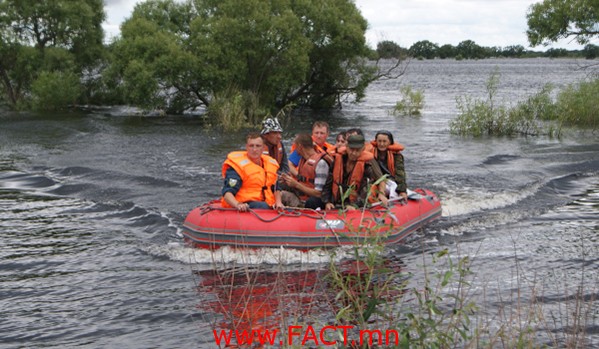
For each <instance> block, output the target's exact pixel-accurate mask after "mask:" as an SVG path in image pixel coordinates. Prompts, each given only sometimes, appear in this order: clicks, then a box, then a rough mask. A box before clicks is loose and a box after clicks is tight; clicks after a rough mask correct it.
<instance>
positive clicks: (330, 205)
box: [324, 202, 335, 210]
mask: <svg viewBox="0 0 599 349" xmlns="http://www.w3.org/2000/svg"><path fill="white" fill-rule="evenodd" d="M324 209H325V210H334V209H335V204H334V203H332V202H327V204H326V205H324Z"/></svg>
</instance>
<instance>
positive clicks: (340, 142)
mask: <svg viewBox="0 0 599 349" xmlns="http://www.w3.org/2000/svg"><path fill="white" fill-rule="evenodd" d="M345 146H347V132H346V131H341V132H339V133H337V137H335V149H340V148H341V147H345Z"/></svg>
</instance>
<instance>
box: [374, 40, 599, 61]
mask: <svg viewBox="0 0 599 349" xmlns="http://www.w3.org/2000/svg"><path fill="white" fill-rule="evenodd" d="M376 54H377V56H378V57H381V58H400V57H413V58H416V59H435V58H441V59H445V58H454V59H458V60H459V59H483V58H494V57H505V58H533V57H550V58H586V59H595V58H597V57H599V46H597V45H593V44H587V45H586V46H585V47H584V48H583V49H582V50H566V49H563V48H550V49H548V50H547V51H544V52H543V51H532V50H527V49H525V48H524V46H522V45H510V46H506V47H498V46H493V47H485V46H480V45H477V44H476V43H475V42H474V41H472V40H464V41H462V42H460V43H459V44H458V45H457V46H453V45H450V44H445V45H443V46H439V45H438V44H435V43H433V42H430V41H428V40H422V41H418V42H416V43H414V44H413V45H412V46H410V48H404V47H401V46H399V45H398V44H396V43H395V42H393V41H381V42H379V43H378V45H377V47H376Z"/></svg>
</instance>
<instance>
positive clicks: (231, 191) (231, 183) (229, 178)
mask: <svg viewBox="0 0 599 349" xmlns="http://www.w3.org/2000/svg"><path fill="white" fill-rule="evenodd" d="M241 184H242V181H241V177H240V176H239V174H238V173H237V172H236V171H235V170H234V169H232V168H231V167H229V168H228V169H227V171H226V172H225V181H224V185H223V188H222V191H221V193H222V195H223V198H224V200H225V202H226V203H227V204H229V206H231V207H233V208H236V209H238V210H239V211H241V212H245V211H247V210H248V209H249V206H248V204H246V203H243V202H238V201H237V199H235V195H237V192H238V191H239V189H241Z"/></svg>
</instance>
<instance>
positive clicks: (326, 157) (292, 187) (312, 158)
mask: <svg viewBox="0 0 599 349" xmlns="http://www.w3.org/2000/svg"><path fill="white" fill-rule="evenodd" d="M312 142H313V141H312V137H311V136H310V134H309V133H302V134H299V135H298V136H297V137H295V140H294V141H293V144H294V145H295V150H297V152H298V153H299V154H300V155H301V156H302V159H301V160H300V162H299V167H298V175H297V176H296V177H294V176H291V175H290V174H283V175H282V176H281V180H282V181H283V182H284V183H285V185H286V187H287V188H289V190H283V191H282V192H281V195H282V200H283V203H284V204H285V205H286V206H293V207H298V206H301V205H302V202H303V203H304V204H303V206H304V207H305V208H311V209H318V208H320V209H324V208H325V203H324V202H323V201H322V198H321V193H322V189H323V187H324V185H325V183H326V182H327V179H328V178H329V176H330V175H331V171H330V170H331V165H332V164H333V157H332V156H331V155H330V154H327V153H324V152H317V151H316V150H314V146H313V144H312Z"/></svg>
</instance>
